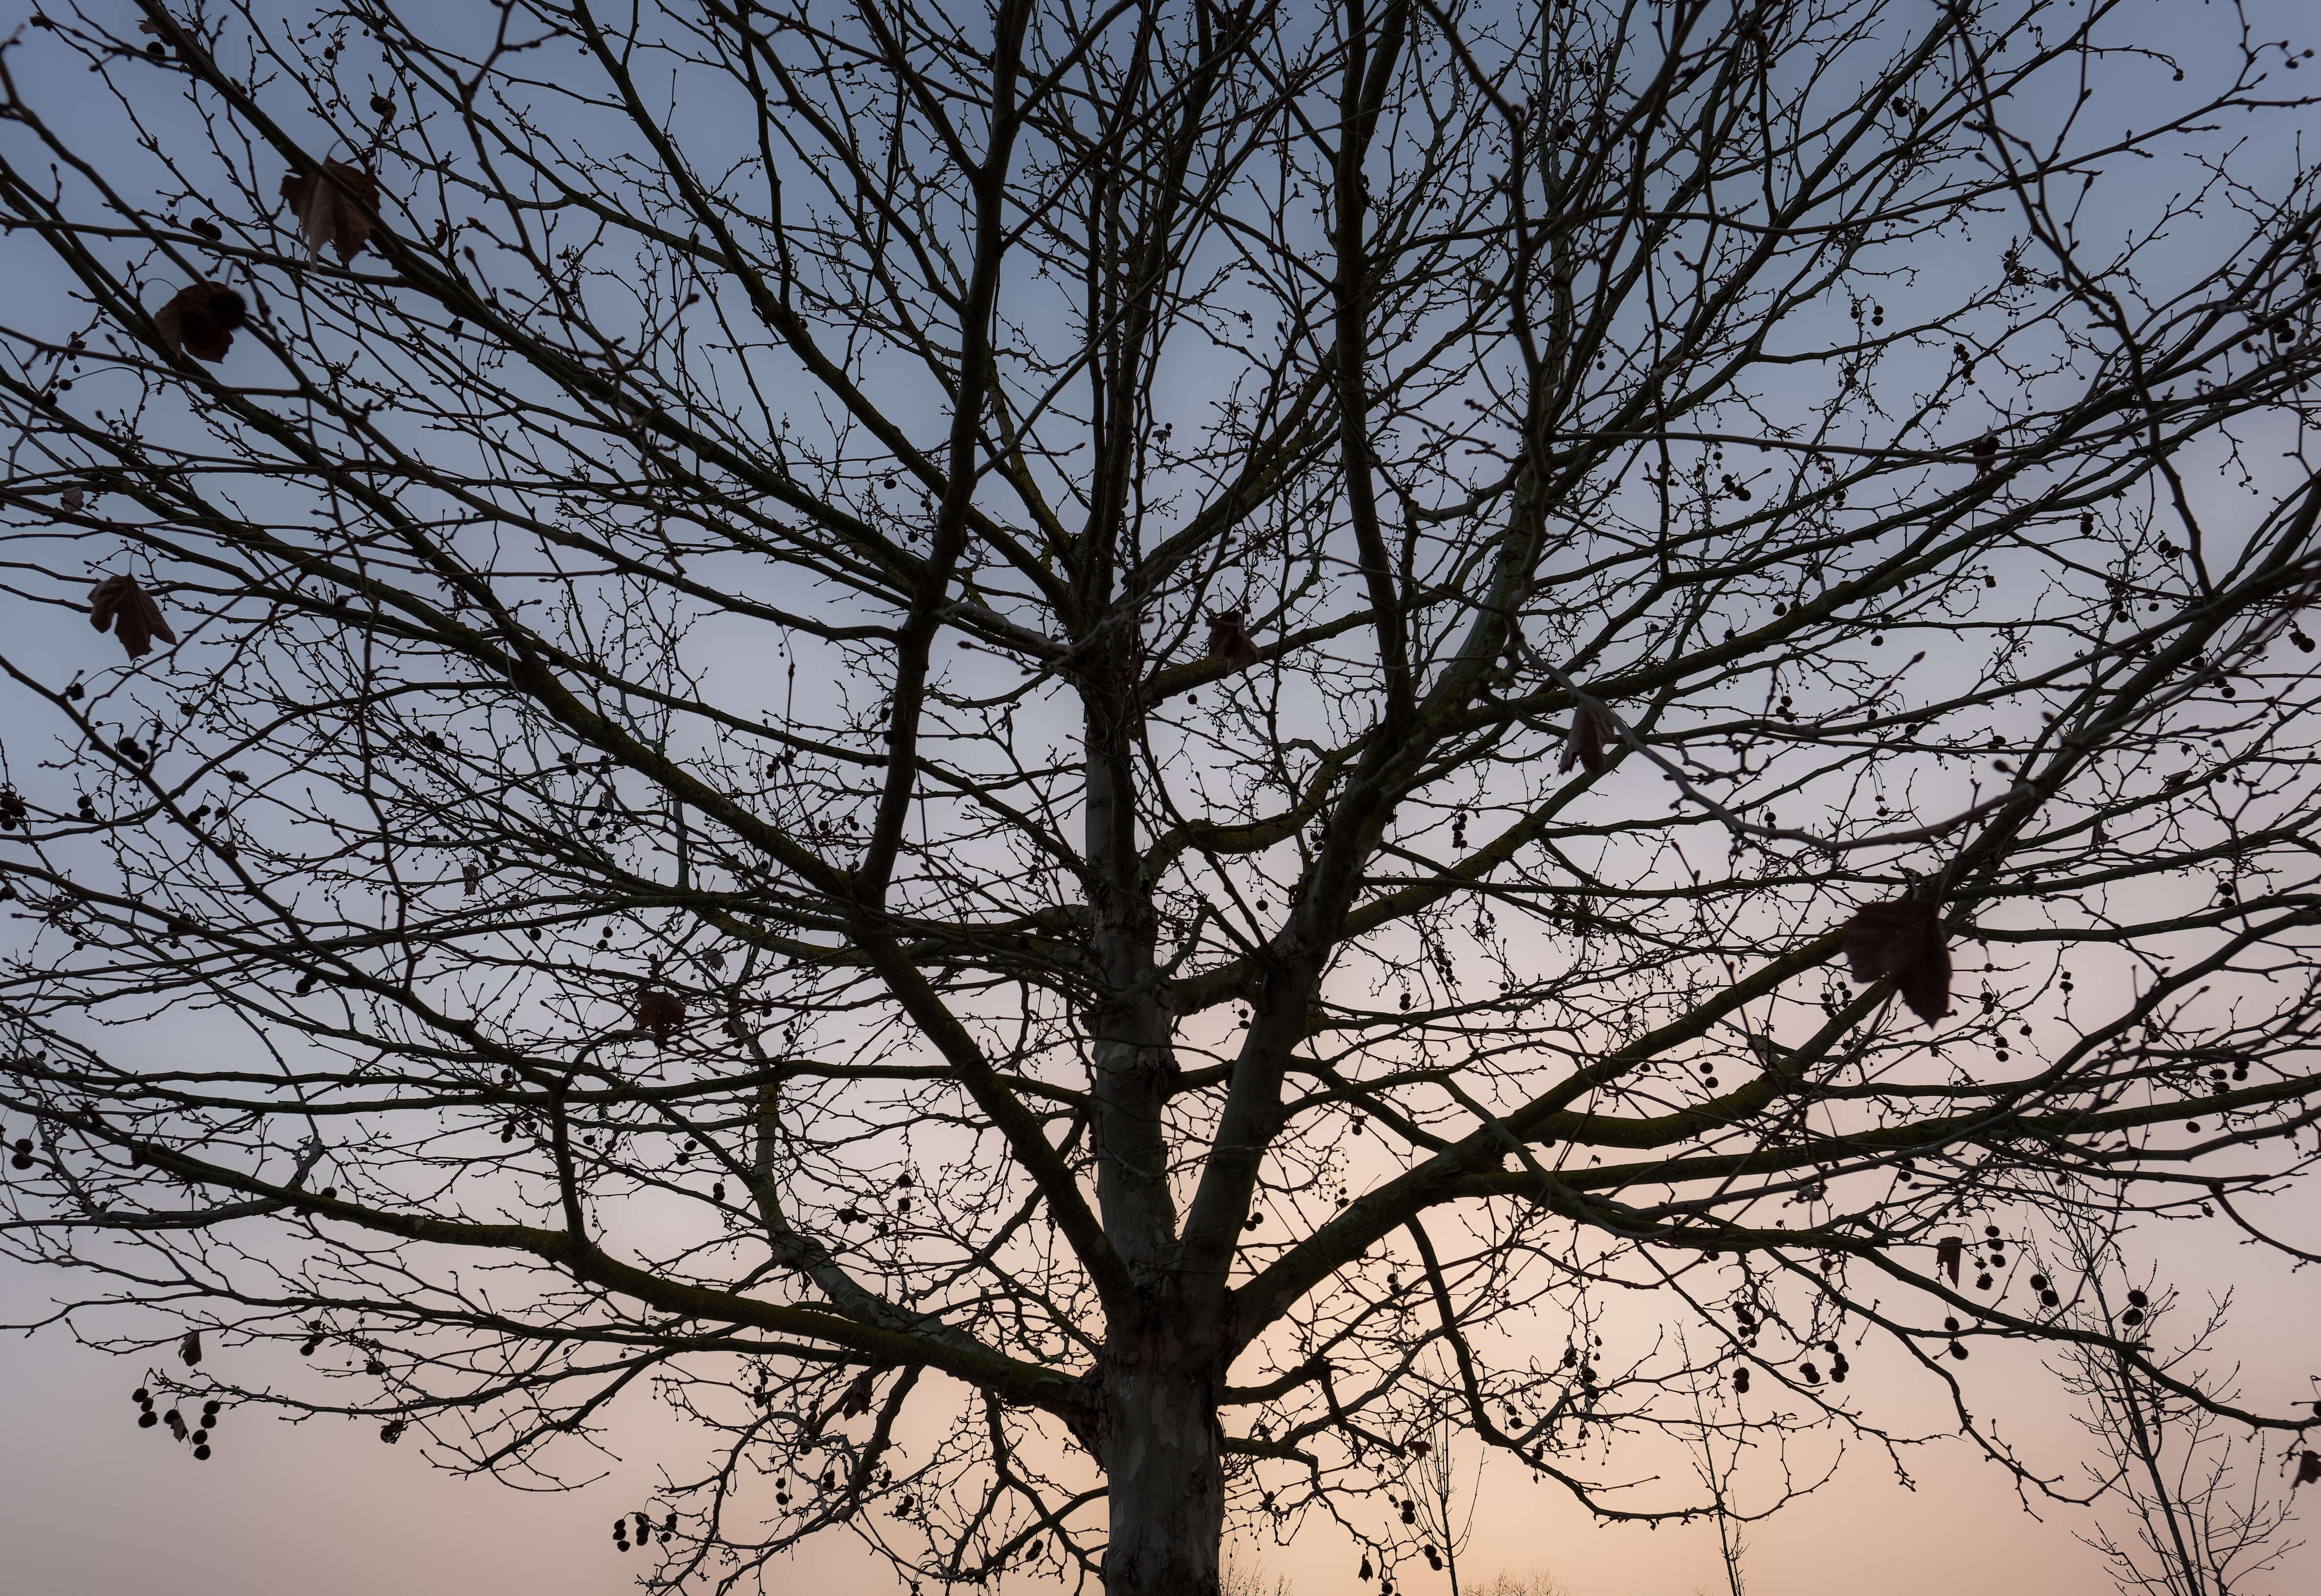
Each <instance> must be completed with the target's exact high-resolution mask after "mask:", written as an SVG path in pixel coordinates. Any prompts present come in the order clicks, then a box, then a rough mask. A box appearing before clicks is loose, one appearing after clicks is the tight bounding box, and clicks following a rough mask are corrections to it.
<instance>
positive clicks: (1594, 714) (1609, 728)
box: [1555, 700, 1620, 775]
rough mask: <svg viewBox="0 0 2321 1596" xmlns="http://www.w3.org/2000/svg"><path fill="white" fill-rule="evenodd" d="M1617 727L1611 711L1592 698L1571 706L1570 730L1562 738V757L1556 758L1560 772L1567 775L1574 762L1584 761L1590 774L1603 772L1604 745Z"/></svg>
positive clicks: (1617, 732)
mask: <svg viewBox="0 0 2321 1596" xmlns="http://www.w3.org/2000/svg"><path fill="white" fill-rule="evenodd" d="M1619 731H1620V729H1619V727H1618V726H1616V725H1615V724H1614V723H1613V721H1612V716H1611V713H1610V712H1608V711H1606V709H1605V708H1604V707H1603V706H1602V705H1601V704H1598V703H1595V702H1594V701H1593V700H1582V701H1581V702H1580V703H1577V704H1575V705H1573V706H1572V710H1571V730H1570V731H1569V732H1568V733H1566V734H1565V736H1564V739H1563V757H1562V758H1561V759H1559V760H1557V761H1556V762H1555V768H1556V770H1557V772H1558V773H1559V774H1563V775H1569V774H1570V770H1571V767H1572V766H1575V765H1584V766H1587V767H1588V775H1603V774H1604V766H1605V757H1604V745H1605V744H1606V743H1607V742H1609V741H1610V740H1611V739H1613V738H1615V737H1616V736H1618V735H1619Z"/></svg>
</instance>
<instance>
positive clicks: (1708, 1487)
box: [1677, 1330, 1836, 1596]
mask: <svg viewBox="0 0 2321 1596" xmlns="http://www.w3.org/2000/svg"><path fill="white" fill-rule="evenodd" d="M1677 1346H1678V1348H1679V1351H1681V1352H1682V1353H1683V1354H1684V1356H1685V1361H1686V1362H1688V1363H1689V1362H1690V1361H1691V1359H1692V1347H1691V1345H1690V1343H1689V1341H1688V1338H1686V1337H1685V1335H1684V1333H1683V1332H1682V1331H1681V1330H1679V1332H1678V1333H1677ZM1831 1372H1832V1374H1835V1373H1836V1370H1835V1369H1834V1368H1833V1370H1832V1371H1831ZM1717 1395H1719V1396H1721V1395H1722V1393H1721V1392H1719V1393H1717ZM1715 1400H1716V1398H1715V1397H1713V1396H1712V1395H1711V1394H1710V1393H1709V1392H1707V1391H1704V1390H1702V1389H1701V1387H1700V1386H1699V1385H1698V1384H1696V1385H1695V1386H1694V1387H1693V1389H1692V1424H1691V1426H1690V1427H1689V1428H1687V1429H1685V1430H1684V1431H1683V1436H1684V1439H1685V1442H1686V1445H1687V1449H1688V1452H1689V1454H1690V1461H1691V1463H1692V1466H1693V1471H1694V1473H1696V1474H1698V1475H1699V1476H1700V1484H1701V1489H1702V1490H1703V1491H1705V1492H1707V1497H1708V1513H1709V1516H1710V1517H1711V1518H1712V1519H1715V1520H1716V1561H1717V1565H1718V1566H1719V1567H1721V1568H1722V1569H1723V1570H1724V1571H1725V1591H1727V1593H1728V1596H1745V1593H1746V1591H1747V1590H1748V1582H1747V1580H1746V1579H1745V1578H1743V1575H1742V1573H1741V1554H1742V1553H1743V1552H1745V1551H1747V1550H1748V1549H1749V1543H1748V1542H1747V1541H1745V1540H1743V1538H1742V1537H1741V1519H1740V1517H1739V1516H1738V1515H1737V1514H1736V1513H1735V1512H1734V1502H1733V1496H1734V1482H1735V1481H1736V1480H1737V1479H1738V1478H1739V1476H1740V1474H1741V1458H1742V1451H1743V1447H1745V1446H1747V1445H1748V1427H1747V1426H1746V1425H1745V1424H1736V1423H1734V1422H1733V1421H1732V1420H1731V1419H1725V1418H1724V1417H1723V1416H1722V1415H1720V1416H1719V1418H1717V1419H1712V1418H1710V1417H1709V1411H1708V1410H1709V1405H1710V1403H1711V1402H1712V1401H1715Z"/></svg>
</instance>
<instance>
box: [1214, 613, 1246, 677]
mask: <svg viewBox="0 0 2321 1596" xmlns="http://www.w3.org/2000/svg"><path fill="white" fill-rule="evenodd" d="M1209 657H1210V658H1211V659H1213V660H1215V661H1216V662H1217V663H1219V664H1221V665H1223V666H1224V667H1226V668H1228V669H1230V670H1247V669H1248V668H1249V667H1251V666H1252V665H1255V664H1256V663H1257V645H1256V644H1255V643H1253V642H1252V641H1251V640H1250V636H1249V616H1248V615H1247V613H1245V612H1242V611H1240V610H1220V611H1216V612H1213V613H1212V614H1211V615H1210V616H1209Z"/></svg>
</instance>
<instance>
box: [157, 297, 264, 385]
mask: <svg viewBox="0 0 2321 1596" xmlns="http://www.w3.org/2000/svg"><path fill="white" fill-rule="evenodd" d="M249 320H250V306H249V305H247V304H244V303H243V302H242V297H241V295H239V294H236V293H235V292H234V291H233V290H232V289H231V288H229V287H227V286H225V285H224V284H223V283H213V282H211V281H209V280H208V279H207V278H204V279H203V280H202V281H200V282H198V283H195V284H193V285H191V286H187V287H184V288H180V289H178V290H177V293H176V294H174V295H171V296H170V298H169V302H168V304H165V305H163V306H162V307H161V308H160V309H159V310H158V311H155V312H154V313H153V325H154V327H155V328H156V329H157V330H158V331H159V332H160V334H161V342H162V345H163V346H164V347H165V348H167V349H168V351H169V353H170V355H171V356H172V357H173V358H185V357H186V356H188V355H190V356H192V357H193V358H195V359H196V360H207V361H209V362H211V363H212V364H215V363H216V362H218V361H220V360H223V359H224V358H225V352H226V350H227V349H229V348H230V347H232V343H233V335H234V330H235V329H237V328H239V327H241V325H243V324H244V323H245V322H248V321H249Z"/></svg>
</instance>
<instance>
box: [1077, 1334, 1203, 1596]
mask: <svg viewBox="0 0 2321 1596" xmlns="http://www.w3.org/2000/svg"><path fill="white" fill-rule="evenodd" d="M1205 1329H1213V1327H1204V1326H1202V1325H1201V1324H1199V1323H1198V1322H1197V1321H1196V1320H1195V1319H1194V1318H1193V1316H1189V1315H1184V1314H1172V1313H1166V1312H1163V1313H1156V1314H1154V1315H1153V1316H1152V1318H1151V1322H1150V1326H1149V1328H1146V1329H1144V1330H1143V1331H1142V1332H1140V1333H1137V1334H1134V1335H1132V1336H1125V1337H1117V1338H1115V1340H1114V1343H1113V1345H1111V1346H1109V1347H1106V1357H1105V1365H1106V1366H1105V1371H1104V1419H1103V1431H1102V1438H1101V1439H1102V1446H1101V1450H1102V1460H1103V1463H1104V1469H1105V1479H1106V1502H1107V1505H1108V1507H1109V1509H1110V1511H1111V1519H1112V1522H1111V1533H1110V1536H1109V1538H1108V1540H1107V1543H1106V1550H1105V1555H1104V1588H1105V1592H1106V1596H1217V1557H1218V1547H1219V1546H1220V1545H1221V1543H1222V1541H1223V1539H1224V1431H1223V1430H1222V1429H1221V1428H1220V1427H1219V1425H1218V1423H1217V1360H1216V1352H1217V1348H1216V1346H1215V1341H1216V1338H1215V1335H1214V1334H1213V1333H1205Z"/></svg>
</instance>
